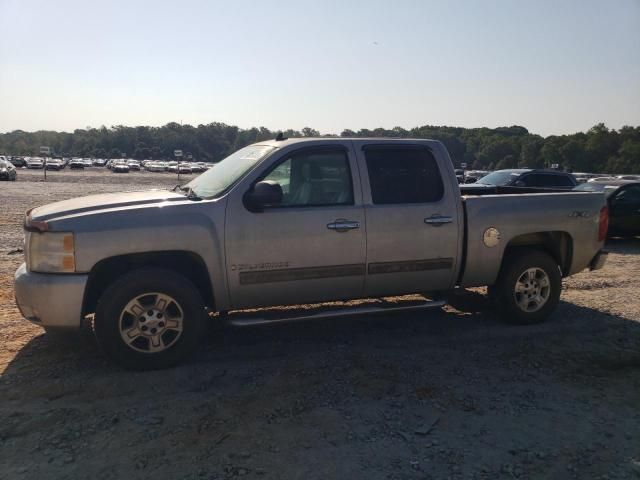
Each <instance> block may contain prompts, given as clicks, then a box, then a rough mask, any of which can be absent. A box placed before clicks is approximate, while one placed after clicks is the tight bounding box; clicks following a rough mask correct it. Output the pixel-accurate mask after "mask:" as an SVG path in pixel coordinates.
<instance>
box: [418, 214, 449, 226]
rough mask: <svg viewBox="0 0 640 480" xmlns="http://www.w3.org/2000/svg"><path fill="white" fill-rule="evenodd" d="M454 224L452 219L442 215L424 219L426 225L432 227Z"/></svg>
mask: <svg viewBox="0 0 640 480" xmlns="http://www.w3.org/2000/svg"><path fill="white" fill-rule="evenodd" d="M451 222H453V218H451V217H443V216H442V215H432V216H430V217H427V218H425V219H424V223H426V224H427V225H431V226H432V227H440V226H442V225H444V224H445V223H451Z"/></svg>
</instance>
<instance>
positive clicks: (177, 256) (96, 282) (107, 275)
mask: <svg viewBox="0 0 640 480" xmlns="http://www.w3.org/2000/svg"><path fill="white" fill-rule="evenodd" d="M143 267H159V268H165V269H168V270H173V271H175V272H176V273H179V274H181V275H183V276H185V277H186V278H188V279H189V280H191V281H192V282H193V283H194V285H195V286H196V288H197V289H198V292H199V293H200V295H201V297H202V300H203V301H204V303H205V305H206V306H207V307H209V308H211V309H214V306H215V301H214V295H213V285H212V283H211V278H210V276H209V272H208V270H207V267H206V264H205V262H204V260H203V259H202V257H200V255H198V254H196V253H194V252H190V251H186V250H168V251H157V252H145V253H134V254H127V255H118V256H114V257H109V258H105V259H103V260H100V261H99V262H98V263H96V264H95V265H94V266H93V268H92V269H91V271H90V272H89V279H88V281H87V286H86V288H85V293H84V300H83V302H82V316H85V315H88V314H90V313H94V312H95V309H96V305H97V303H98V299H99V298H100V295H101V294H102V292H103V291H104V290H106V288H107V287H108V286H109V285H111V284H112V283H113V282H114V281H115V280H116V279H118V278H119V277H121V276H122V275H124V274H125V273H128V272H130V271H132V270H135V269H138V268H143Z"/></svg>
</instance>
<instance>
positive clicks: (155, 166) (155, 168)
mask: <svg viewBox="0 0 640 480" xmlns="http://www.w3.org/2000/svg"><path fill="white" fill-rule="evenodd" d="M145 168H146V169H147V171H148V172H164V171H165V170H166V165H165V164H164V163H163V162H148V163H147V164H146V165H145Z"/></svg>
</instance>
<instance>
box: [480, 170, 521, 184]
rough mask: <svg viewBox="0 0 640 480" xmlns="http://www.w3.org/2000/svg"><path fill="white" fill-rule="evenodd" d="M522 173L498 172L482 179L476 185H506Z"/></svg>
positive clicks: (511, 171)
mask: <svg viewBox="0 0 640 480" xmlns="http://www.w3.org/2000/svg"><path fill="white" fill-rule="evenodd" d="M522 173H524V172H514V171H513V170H498V171H497V172H493V173H490V174H489V175H487V176H485V177H482V178H481V179H480V180H478V181H477V182H476V183H480V184H483V185H507V184H508V183H509V182H510V181H511V180H513V179H514V178H516V177H519V176H520V175H521V174H522Z"/></svg>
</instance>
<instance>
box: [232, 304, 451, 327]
mask: <svg viewBox="0 0 640 480" xmlns="http://www.w3.org/2000/svg"><path fill="white" fill-rule="evenodd" d="M446 303H447V302H445V301H444V300H431V301H426V302H421V303H419V304H413V305H404V306H399V307H392V306H388V305H387V306H367V307H352V308H349V307H346V308H340V309H338V308H336V309H330V310H322V311H316V312H313V313H308V314H297V315H291V316H280V317H277V316H273V317H272V316H269V317H259V316H255V315H254V316H242V315H238V316H235V315H231V316H226V315H225V316H226V317H227V318H225V319H224V321H225V322H226V323H227V324H229V325H233V326H234V327H248V326H254V325H269V324H274V323H288V322H299V321H305V320H315V319H320V318H337V317H352V316H355V315H380V314H384V313H394V312H412V311H419V310H428V309H432V308H440V307H443V306H444V305H446Z"/></svg>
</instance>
